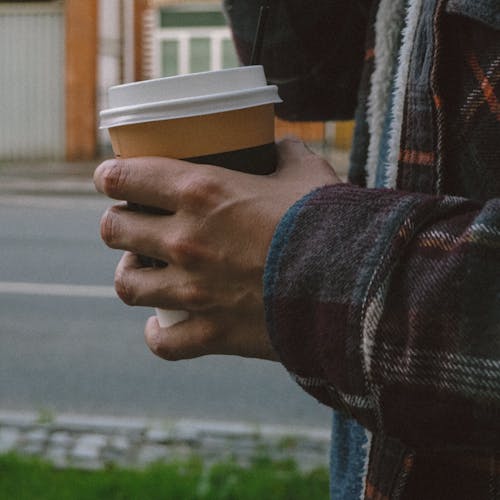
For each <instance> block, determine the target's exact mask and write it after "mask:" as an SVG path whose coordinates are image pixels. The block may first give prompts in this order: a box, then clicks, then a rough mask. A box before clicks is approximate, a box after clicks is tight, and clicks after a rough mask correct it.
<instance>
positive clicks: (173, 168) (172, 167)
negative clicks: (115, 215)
mask: <svg viewBox="0 0 500 500" xmlns="http://www.w3.org/2000/svg"><path fill="white" fill-rule="evenodd" d="M187 165H189V164H188V163H186V162H183V161H181V160H174V159H169V158H153V157H149V158H127V159H113V160H107V161H105V162H103V163H101V165H99V166H98V167H97V169H96V170H95V172H94V184H95V187H96V189H97V191H99V192H101V193H104V194H105V195H107V196H109V197H110V198H113V199H116V200H127V201H130V202H133V203H137V204H141V205H146V206H153V207H159V208H163V209H165V210H170V211H175V209H176V206H177V193H178V188H179V186H180V185H182V184H183V183H185V177H186V176H187V175H188V174H189V169H188V168H187V167H186V166H187Z"/></svg>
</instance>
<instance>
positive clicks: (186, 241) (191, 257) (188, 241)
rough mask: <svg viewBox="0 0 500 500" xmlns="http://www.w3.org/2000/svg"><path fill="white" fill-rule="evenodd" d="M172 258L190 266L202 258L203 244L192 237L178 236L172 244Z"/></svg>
mask: <svg viewBox="0 0 500 500" xmlns="http://www.w3.org/2000/svg"><path fill="white" fill-rule="evenodd" d="M170 255H171V258H172V260H174V261H175V262H176V263H177V264H179V265H180V266H182V267H190V266H191V265H192V264H194V263H196V262H197V261H199V260H200V258H201V256H202V250H201V245H200V244H198V243H197V242H196V239H195V238H194V237H193V236H191V237H183V238H176V239H175V240H174V241H172V242H171V244H170Z"/></svg>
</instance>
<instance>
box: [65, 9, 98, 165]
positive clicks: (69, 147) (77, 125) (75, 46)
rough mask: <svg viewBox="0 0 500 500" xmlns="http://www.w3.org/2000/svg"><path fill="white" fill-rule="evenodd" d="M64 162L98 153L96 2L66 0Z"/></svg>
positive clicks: (82, 158) (90, 156) (87, 157)
mask: <svg viewBox="0 0 500 500" xmlns="http://www.w3.org/2000/svg"><path fill="white" fill-rule="evenodd" d="M65 20H66V25H65V29H66V78H65V79H66V159H67V160H89V159H92V158H94V157H95V155H96V149H97V124H96V87H97V82H96V76H97V0H85V1H82V0H66V2H65Z"/></svg>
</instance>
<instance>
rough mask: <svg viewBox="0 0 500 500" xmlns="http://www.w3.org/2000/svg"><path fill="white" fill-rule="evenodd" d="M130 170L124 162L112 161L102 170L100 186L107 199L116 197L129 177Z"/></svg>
mask: <svg viewBox="0 0 500 500" xmlns="http://www.w3.org/2000/svg"><path fill="white" fill-rule="evenodd" d="M129 172H130V169H129V167H128V166H127V163H126V162H124V161H117V160H115V161H112V162H110V164H109V165H108V166H107V167H106V169H105V170H104V173H103V176H102V184H103V190H104V193H105V194H107V195H108V196H109V197H111V198H113V197H118V196H119V195H120V193H121V192H122V190H123V187H124V185H125V183H126V181H127V178H128V176H129Z"/></svg>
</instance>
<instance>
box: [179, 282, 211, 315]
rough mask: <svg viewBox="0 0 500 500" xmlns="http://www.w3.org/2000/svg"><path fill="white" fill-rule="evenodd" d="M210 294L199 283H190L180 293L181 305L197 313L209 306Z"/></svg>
mask: <svg viewBox="0 0 500 500" xmlns="http://www.w3.org/2000/svg"><path fill="white" fill-rule="evenodd" d="M209 300H210V294H209V293H208V291H207V290H206V288H205V287H203V286H201V285H200V284H199V283H192V284H190V285H188V286H186V287H185V288H184V291H183V293H182V303H183V304H186V307H187V308H188V309H191V310H193V311H199V310H203V309H206V308H207V306H208V305H209Z"/></svg>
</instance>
